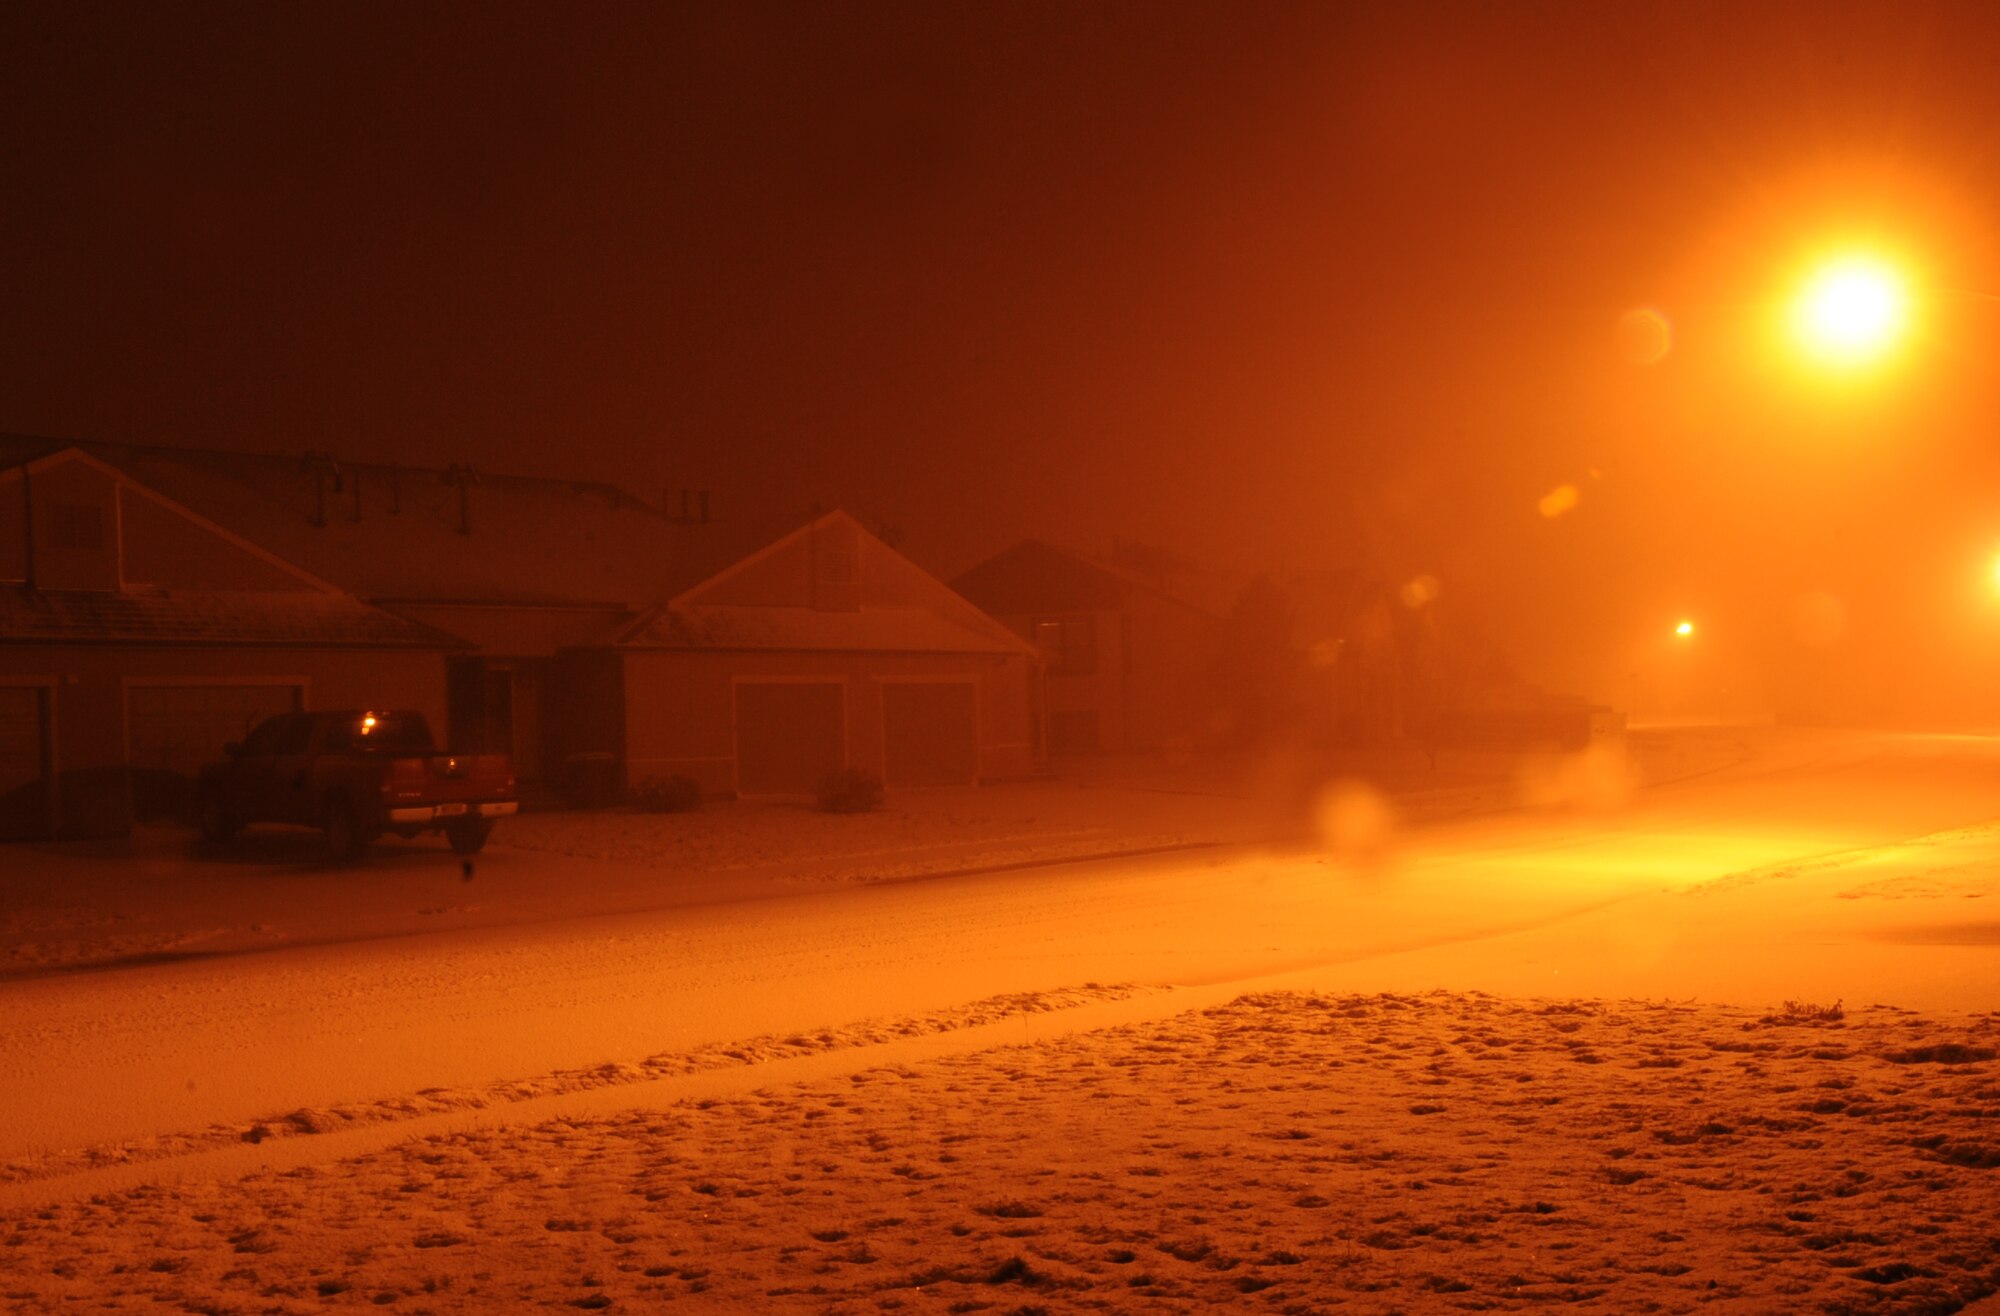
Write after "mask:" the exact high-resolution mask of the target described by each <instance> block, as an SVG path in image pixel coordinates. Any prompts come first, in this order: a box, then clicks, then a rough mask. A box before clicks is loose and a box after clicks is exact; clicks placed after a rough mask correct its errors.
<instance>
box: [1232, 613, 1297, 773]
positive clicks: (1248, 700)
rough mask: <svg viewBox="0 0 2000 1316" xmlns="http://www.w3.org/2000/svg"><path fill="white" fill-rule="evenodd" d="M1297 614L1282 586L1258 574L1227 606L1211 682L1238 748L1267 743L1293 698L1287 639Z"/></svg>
mask: <svg viewBox="0 0 2000 1316" xmlns="http://www.w3.org/2000/svg"><path fill="white" fill-rule="evenodd" d="M1296 625H1297V612H1296V610H1295V609H1294V607H1293V606H1292V600H1291V597H1290V596H1289V595H1287V594H1286V593H1285V591H1284V588H1283V587H1282V586H1280V585H1279V584H1277V582H1275V581H1273V580H1272V579H1271V578H1270V577H1269V576H1263V575H1260V576H1258V577H1257V578H1256V579H1254V580H1252V581H1251V582H1250V583H1249V584H1248V585H1247V586H1245V587H1244V589H1243V592H1242V593H1241V594H1239V595H1238V596H1237V598H1236V602H1235V604H1234V605H1233V606H1231V608H1230V610H1229V618H1228V623H1227V625H1226V626H1225V627H1224V629H1223V637H1222V645H1221V648H1220V649H1219V650H1218V652H1217V654H1216V660H1215V686H1216V694H1217V696H1218V698H1219V699H1220V701H1221V703H1222V707H1223V710H1224V713H1225V715H1226V717H1227V719H1228V729H1229V733H1230V734H1229V737H1228V738H1229V740H1230V741H1231V742H1232V743H1233V744H1234V745H1236V746H1237V747H1239V748H1248V747H1253V746H1257V745H1261V744H1265V743H1268V742H1269V741H1270V740H1271V739H1273V738H1274V737H1275V736H1276V734H1277V732H1278V731H1279V729H1280V728H1281V727H1283V726H1284V725H1286V720H1287V717H1288V715H1289V713H1290V710H1291V709H1292V707H1293V704H1294V702H1295V689H1296V685H1297V678H1298V669H1299V655H1298V652H1297V650H1296V648H1295V647H1294V645H1293V642H1292V635H1293V630H1294V629H1295V627H1296Z"/></svg>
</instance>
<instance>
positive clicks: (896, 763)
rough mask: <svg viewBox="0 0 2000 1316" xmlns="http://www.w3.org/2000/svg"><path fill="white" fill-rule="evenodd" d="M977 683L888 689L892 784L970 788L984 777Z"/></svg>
mask: <svg viewBox="0 0 2000 1316" xmlns="http://www.w3.org/2000/svg"><path fill="white" fill-rule="evenodd" d="M977 708H978V706H977V702H976V700H975V697H974V694H973V688H972V683H971V682H969V681H967V682H957V681H935V682H912V683H910V684H908V685H885V686H883V687H882V747H883V758H884V767H885V769H886V771H885V773H884V776H885V778H886V780H887V781H888V784H889V785H891V786H970V785H972V784H973V783H975V782H976V781H978V780H979V715H978V711H977Z"/></svg>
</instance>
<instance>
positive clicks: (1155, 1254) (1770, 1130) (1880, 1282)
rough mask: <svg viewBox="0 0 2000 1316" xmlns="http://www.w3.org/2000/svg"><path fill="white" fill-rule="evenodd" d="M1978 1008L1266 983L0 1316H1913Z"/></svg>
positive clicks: (88, 1236)
mask: <svg viewBox="0 0 2000 1316" xmlns="http://www.w3.org/2000/svg"><path fill="white" fill-rule="evenodd" d="M1996 1046H2000V1018H1996V1017H1995V1016H1993V1015H1990V1014H1989V1015H1984V1016H1980V1017H1977V1018H1971V1019H1962V1020H1956V1021H1939V1020H1934V1019H1926V1018H1923V1017H1920V1016H1917V1015H1913V1014H1910V1013H1908V1012H1905V1011H1900V1010H1896V1009H1893V1008H1886V1007H1873V1008H1870V1009H1867V1010H1864V1011H1858V1012H1854V1013H1851V1014H1848V1015H1847V1016H1846V1017H1845V1018H1840V1019H1829V1018H1827V1017H1826V1012H1825V1011H1823V1010H1816V1009H1810V1008H1807V1009H1795V1010H1793V1011H1791V1012H1785V1011H1782V1010H1781V1011H1779V1012H1777V1013H1774V1014H1764V1015H1759V1014H1756V1013H1753V1012H1750V1011H1745V1010H1739V1009H1731V1008H1728V1007H1720V1006H1689V1005H1676V1004H1672V1003H1661V1002H1653V1003H1623V1004H1607V1003H1601V1002H1570V1001H1553V1002H1551V1001H1536V1000H1506V999H1501V998H1496V997H1491V996H1485V995H1479V994H1445V993H1432V994H1426V995H1423V996H1396V995H1387V994H1378V995H1369V996H1359V995H1355V996H1339V995H1316V994H1275V995H1252V996H1245V997H1242V998H1240V999H1238V1000H1236V1001H1234V1002H1231V1003H1229V1004H1227V1005H1223V1006H1218V1007H1214V1008H1210V1009H1206V1010H1202V1011H1198V1012H1193V1013H1186V1014H1181V1015H1179V1016H1177V1017H1174V1018H1172V1019H1169V1020H1165V1021H1162V1022H1158V1023H1154V1024H1150V1025H1144V1026H1127V1027H1119V1028H1112V1029H1107V1030H1103V1031H1099V1032H1095V1033H1091V1034H1085V1035H1079V1036H1073V1037H1070V1038H1067V1039H1063V1040H1060V1041H1053V1042H1045V1043H1042V1044H1039V1045H1030V1046H1011V1047H1001V1048H997V1049H990V1050H985V1051H981V1052H977V1053H973V1054H965V1055H956V1056H950V1057H946V1058H943V1059H939V1060H933V1061H929V1062H924V1063H916V1064H903V1063H887V1064H878V1065H876V1066H873V1067H870V1068H867V1069H863V1070H860V1071H858V1072H855V1073H852V1074H850V1075H847V1076H845V1077H842V1078H839V1079H832V1080H820V1081H814V1082H805V1083H796V1084H786V1085H777V1086H772V1087H766V1088H760V1089H758V1090H755V1091H749V1092H742V1093H739V1094H736V1095H733V1096H729V1097H726V1098H723V1099H707V1100H700V1101H694V1102H684V1103H678V1104H674V1105H669V1106H664V1107H661V1108H659V1109H653V1110H645V1111H638V1112H632V1113H627V1114H624V1115H618V1116H610V1117H599V1118H588V1119H560V1120H551V1121H547V1122H542V1123H536V1124H532V1125H529V1126H526V1127H503V1128H498V1129H487V1130H479V1131H472V1132H460V1133H443V1134H433V1135H430V1136H425V1137H421V1138H413V1139H407V1140H403V1141H400V1142H398V1143H396V1144H395V1145H393V1146H390V1147H387V1148H385V1149H383V1150H380V1151H376V1152H373V1153H371V1154H366V1155H361V1156H357V1157H353V1158H351V1159H347V1160H343V1161H340V1162H338V1163H334V1164H328V1165H310V1164H309V1165H303V1166H299V1167H297V1168H294V1169H291V1170H288V1171H284V1172H275V1173H274V1172H264V1173H257V1174H252V1175H249V1176H247V1177H244V1178H241V1179H230V1180H224V1181H221V1182H204V1183H192V1184H186V1185H181V1186H176V1187H171V1188H152V1189H135V1190H132V1191H128V1192H122V1193H112V1194H107V1195H99V1196H94V1197H92V1198H90V1199H89V1200H87V1201H84V1202H78V1203H70V1204H64V1205H59V1206H56V1207H53V1208H50V1209H46V1210H42V1211H39V1212H34V1213H22V1214H19V1215H16V1216H15V1217H14V1218H13V1219H11V1220H9V1221H7V1222H6V1223H5V1226H4V1228H5V1229H6V1231H7V1238H6V1242H7V1244H8V1246H7V1247H6V1248H5V1249H4V1252H0V1283H4V1286H5V1292H6V1296H7V1299H8V1301H9V1302H10V1303H11V1304H12V1307H13V1309H14V1310H19V1311H58V1310H93V1309H99V1310H109V1309H131V1310H161V1309H167V1310H180V1311H193V1312H205V1313H224V1312H311V1311H320V1310H325V1309H327V1308H328V1307H329V1306H332V1307H357V1306H360V1307H365V1306H373V1305H383V1306H390V1305H393V1306H394V1307H395V1309H396V1310H399V1311H428V1312H481V1311H499V1310H528V1309H554V1310H565V1309H579V1308H580V1309H585V1310H591V1309H609V1310H622V1311H646V1310H655V1309H659V1308H661V1307H664V1306H669V1305H671V1306H672V1307H673V1308H674V1309H686V1310H727V1311H746V1312H754V1311H854V1312H859V1311H880V1310H920V1311H940V1312H970V1311H989V1310H990V1311H1011V1312H1022V1311H1106V1310H1108V1311H1126V1310H1160V1311H1197V1310H1206V1309H1214V1308H1218V1307H1224V1306H1230V1307H1241V1308H1243V1309H1246V1310H1259V1311H1263V1310H1268V1311H1289V1312H1311V1311H1322V1310H1335V1309H1337V1310H1343V1311H1357V1312H1391V1311H1495V1310H1499V1311H1516V1310H1530V1309H1538V1308H1544V1307H1547V1306H1549V1305H1551V1304H1562V1305H1565V1306H1574V1307H1579V1308H1581V1309H1583V1310H1590V1311H1606V1312H1658V1311H1693V1310H1697V1309H1701V1310H1708V1309H1715V1308H1719V1309H1721V1310H1740V1311H1760V1312H1795V1311H1831V1312H1864V1311H1870V1312H1872V1311H1881V1312H1943V1311H1951V1310H1956V1309H1957V1307H1958V1304H1959V1302H1960V1301H1962V1300H1964V1299H1966V1298H1970V1297H1974V1296H1977V1295H1979V1294H1982V1293H1986V1292H1989V1291H1991V1289H1992V1288H1993V1286H1994V1284H1995V1282H1996V1280H2000V1234H1996V1225H2000V1201H1996V1198H2000V1190H1996V1186H1995V1176H1996V1175H2000V1135H1996V1132H1995V1124H1994V1116H1993V1110H1994V1106H1995V1103H1996V1102H2000V1074H1996V1067H1995V1065H1994V1064H1993V1060H1994V1055H1995V1048H1996Z"/></svg>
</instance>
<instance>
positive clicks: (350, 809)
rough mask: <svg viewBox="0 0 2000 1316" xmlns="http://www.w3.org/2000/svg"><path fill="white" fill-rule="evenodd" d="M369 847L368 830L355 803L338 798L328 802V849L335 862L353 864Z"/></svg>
mask: <svg viewBox="0 0 2000 1316" xmlns="http://www.w3.org/2000/svg"><path fill="white" fill-rule="evenodd" d="M367 847H368V829H367V828H366V827H365V826H364V825H363V824H362V821H361V811H360V810H359V809H357V808H355V807H354V802H353V801H352V800H347V799H338V798H336V799H333V800H329V801H327V806H326V849H327V853H328V854H329V855H331V856H332V858H333V860H334V862H335V863H342V864H351V863H353V862H354V861H355V860H356V859H359V858H360V857H361V852H362V851H363V850H364V849H366V848H367Z"/></svg>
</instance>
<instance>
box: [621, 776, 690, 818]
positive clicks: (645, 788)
mask: <svg viewBox="0 0 2000 1316" xmlns="http://www.w3.org/2000/svg"><path fill="white" fill-rule="evenodd" d="M632 807H633V808H635V809H637V810H639V811H640V812H641V813H693V812H694V811H695V810H696V809H699V808H700V807H701V786H700V785H699V784H698V783H697V782H696V781H695V779H694V778H692V777H668V778H667V779H666V780H664V781H659V780H649V781H645V782H641V783H640V785H639V789H637V790H635V791H633V792H632Z"/></svg>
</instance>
